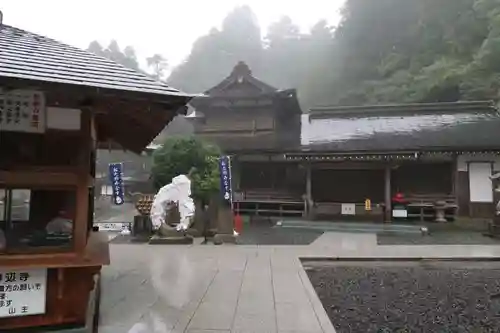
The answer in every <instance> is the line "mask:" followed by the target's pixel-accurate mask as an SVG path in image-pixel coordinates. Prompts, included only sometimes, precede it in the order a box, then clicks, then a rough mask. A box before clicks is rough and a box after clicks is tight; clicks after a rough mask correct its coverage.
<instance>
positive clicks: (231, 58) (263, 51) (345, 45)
mask: <svg viewBox="0 0 500 333" xmlns="http://www.w3.org/2000/svg"><path fill="white" fill-rule="evenodd" d="M341 14H342V19H341V21H340V23H339V24H338V25H337V26H331V25H330V24H329V23H328V22H327V21H325V20H319V21H318V22H317V23H316V24H315V25H314V26H313V28H312V29H311V30H310V31H309V32H306V33H302V32H301V31H300V29H299V27H298V26H297V25H296V24H295V23H294V22H293V21H292V20H291V19H290V18H289V17H286V16H284V17H282V18H281V19H280V20H279V21H277V22H275V23H273V24H272V25H270V26H269V27H268V28H267V29H265V30H264V29H262V28H261V27H259V25H258V23H257V19H256V17H255V15H254V13H253V12H252V9H251V8H250V7H248V6H242V7H237V8H234V10H233V11H232V12H230V13H229V14H228V15H227V17H226V18H225V19H224V21H223V22H222V25H221V28H220V29H216V28H213V29H211V30H210V31H207V33H206V35H204V36H200V37H199V38H198V39H197V40H196V41H195V42H194V44H193V46H192V49H191V53H190V54H189V55H188V56H187V57H186V59H185V61H184V62H183V63H182V64H180V65H179V66H177V67H175V68H171V71H170V75H169V76H167V75H166V73H167V72H168V69H169V67H168V59H165V58H164V57H163V56H162V55H160V54H155V55H151V57H148V58H147V59H145V60H146V63H147V65H148V68H140V66H139V62H140V61H139V60H138V59H137V56H136V54H135V50H134V47H133V45H130V46H126V47H124V48H120V46H119V44H118V43H117V41H112V42H111V43H110V45H107V46H102V45H99V43H97V42H96V41H94V42H92V43H91V44H90V45H89V50H90V51H92V52H94V53H96V54H100V55H103V56H105V57H108V58H110V59H112V60H114V61H117V62H119V63H121V64H123V65H124V66H127V67H130V68H133V69H136V70H141V71H145V72H148V73H149V74H150V75H152V76H153V77H155V78H156V79H158V80H164V81H166V82H167V83H168V84H169V85H171V86H173V87H175V88H178V89H180V90H183V91H186V92H194V93H199V92H203V91H205V90H207V89H209V88H211V87H212V86H214V85H215V84H217V83H219V82H220V81H221V80H222V79H223V78H225V77H226V76H227V75H229V73H230V72H231V69H232V68H233V67H234V65H235V64H236V63H237V62H238V61H240V60H243V61H245V62H246V63H247V64H248V65H249V66H250V68H251V69H252V72H253V74H254V76H255V77H257V78H259V79H261V80H263V81H265V82H266V83H268V84H271V85H273V86H275V87H277V88H283V89H284V88H296V89H297V90H298V93H299V99H300V101H301V104H302V107H303V109H304V110H307V108H308V107H311V106H317V105H327V104H330V105H331V104H336V105H341V104H342V105H360V104H380V103H410V102H444V101H458V100H485V99H486V100H498V96H499V89H500V61H498V59H500V0H419V1H416V0H377V1H373V0H346V3H345V5H344V7H343V9H342V13H341ZM181 28H182V27H180V31H179V32H177V33H182V30H181ZM159 42H160V41H159ZM172 47H175V45H172Z"/></svg>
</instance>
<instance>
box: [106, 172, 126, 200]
mask: <svg viewBox="0 0 500 333" xmlns="http://www.w3.org/2000/svg"><path fill="white" fill-rule="evenodd" d="M122 174H123V164H122V163H111V164H110V165H109V177H110V180H111V187H112V189H113V202H114V204H115V205H122V204H123V203H124V201H125V200H124V199H125V198H124V190H123V178H122Z"/></svg>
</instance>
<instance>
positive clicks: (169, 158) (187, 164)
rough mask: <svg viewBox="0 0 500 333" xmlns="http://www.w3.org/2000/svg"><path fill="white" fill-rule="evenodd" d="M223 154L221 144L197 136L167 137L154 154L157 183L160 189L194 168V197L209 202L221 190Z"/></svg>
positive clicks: (155, 183)
mask: <svg viewBox="0 0 500 333" xmlns="http://www.w3.org/2000/svg"><path fill="white" fill-rule="evenodd" d="M220 155H221V152H220V150H219V148H218V147H216V146H214V145H211V144H208V143H206V142H204V141H201V140H199V139H196V138H180V137H172V138H167V139H166V140H165V142H164V143H163V145H162V147H161V148H159V149H158V150H157V151H155V153H154V154H153V167H152V169H151V173H152V179H153V183H154V185H155V187H156V189H160V188H161V187H163V186H165V185H166V184H168V183H170V182H171V181H172V178H174V177H176V176H178V175H180V174H185V175H187V174H188V173H189V172H190V171H191V169H192V168H194V171H193V172H192V174H191V182H192V183H191V184H192V193H193V194H192V196H193V199H194V200H197V201H199V202H202V203H203V204H205V203H208V201H209V200H210V197H211V195H212V194H213V193H216V192H217V191H218V190H219V186H220V179H219V164H218V158H219V157H220Z"/></svg>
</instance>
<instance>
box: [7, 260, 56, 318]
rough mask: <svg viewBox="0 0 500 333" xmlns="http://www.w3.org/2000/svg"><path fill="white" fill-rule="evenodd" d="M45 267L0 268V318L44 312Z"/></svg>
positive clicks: (45, 292)
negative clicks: (23, 268)
mask: <svg viewBox="0 0 500 333" xmlns="http://www.w3.org/2000/svg"><path fill="white" fill-rule="evenodd" d="M46 295H47V269H25V270H0V318H6V317H18V316H29V315H37V314H44V313H45V300H46Z"/></svg>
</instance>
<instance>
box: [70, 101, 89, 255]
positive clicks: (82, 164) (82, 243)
mask: <svg viewBox="0 0 500 333" xmlns="http://www.w3.org/2000/svg"><path fill="white" fill-rule="evenodd" d="M80 119H81V135H80V140H81V141H80V155H79V161H78V167H79V173H78V185H77V190H76V217H75V221H74V222H73V235H74V243H75V250H76V252H77V253H79V254H82V253H83V252H84V251H85V247H86V246H87V226H88V213H89V211H88V210H89V187H90V186H91V184H90V180H91V179H92V180H93V178H92V177H91V175H90V162H91V161H90V154H91V150H92V133H91V132H92V129H91V127H92V114H91V111H90V109H88V108H82V111H81V115H80Z"/></svg>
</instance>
